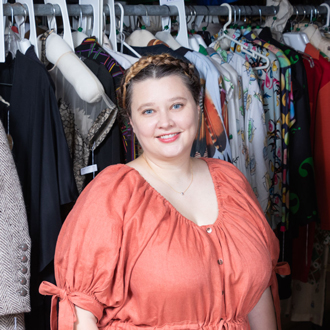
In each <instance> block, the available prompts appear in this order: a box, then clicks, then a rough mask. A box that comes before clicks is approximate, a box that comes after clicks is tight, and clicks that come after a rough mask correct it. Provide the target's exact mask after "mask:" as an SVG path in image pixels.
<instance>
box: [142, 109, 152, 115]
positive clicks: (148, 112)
mask: <svg viewBox="0 0 330 330" xmlns="http://www.w3.org/2000/svg"><path fill="white" fill-rule="evenodd" d="M152 113H153V110H151V109H148V110H144V111H143V114H144V115H150V114H152Z"/></svg>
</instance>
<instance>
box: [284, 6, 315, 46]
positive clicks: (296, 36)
mask: <svg viewBox="0 0 330 330" xmlns="http://www.w3.org/2000/svg"><path fill="white" fill-rule="evenodd" d="M296 14H297V16H296V18H297V17H298V10H297V11H296ZM305 16H306V11H305V10H304V17H303V19H302V20H304V18H305ZM296 18H295V19H296ZM302 20H301V21H302ZM301 21H300V22H301ZM283 40H284V42H285V43H286V44H287V45H288V46H290V47H292V48H293V49H295V50H298V51H300V52H304V51H305V48H306V44H307V43H308V42H309V40H308V37H307V35H306V33H303V32H298V31H293V32H287V33H283Z"/></svg>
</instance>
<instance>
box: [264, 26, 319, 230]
mask: <svg viewBox="0 0 330 330" xmlns="http://www.w3.org/2000/svg"><path fill="white" fill-rule="evenodd" d="M259 37H260V38H261V39H263V40H267V41H268V42H269V43H271V44H273V45H274V46H275V47H278V48H279V49H281V50H282V51H283V52H284V53H285V55H286V56H287V58H288V59H289V60H290V63H291V72H292V80H291V81H292V91H293V95H292V96H293V100H294V105H295V117H294V121H293V124H292V125H291V126H290V130H289V136H290V137H289V140H290V143H289V154H290V162H289V171H290V222H289V226H290V228H291V230H293V231H294V233H293V234H294V236H297V234H298V227H299V226H301V225H305V224H308V223H310V222H312V221H316V219H317V202H316V191H315V177H314V162H313V157H312V150H311V139H310V134H309V132H310V102H309V95H308V81H307V76H306V70H305V66H304V63H303V60H302V57H301V56H300V55H299V54H298V53H297V52H296V51H294V50H293V49H292V48H290V47H288V46H286V45H283V44H281V43H279V42H277V41H276V40H275V39H273V38H272V36H271V31H270V29H269V28H264V29H263V31H261V33H260V34H259Z"/></svg>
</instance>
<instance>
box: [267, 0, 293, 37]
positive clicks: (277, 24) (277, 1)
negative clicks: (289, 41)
mask: <svg viewBox="0 0 330 330" xmlns="http://www.w3.org/2000/svg"><path fill="white" fill-rule="evenodd" d="M267 6H276V7H277V6H280V9H279V11H278V12H277V13H276V17H277V19H276V21H274V20H273V17H274V16H268V17H267V18H266V23H265V25H266V26H268V27H270V29H271V31H272V35H273V38H274V39H276V40H277V41H280V42H281V36H282V32H283V31H284V28H285V26H286V23H287V21H288V19H289V18H290V17H291V16H292V14H293V7H292V6H291V4H290V2H289V1H288V0H267Z"/></svg>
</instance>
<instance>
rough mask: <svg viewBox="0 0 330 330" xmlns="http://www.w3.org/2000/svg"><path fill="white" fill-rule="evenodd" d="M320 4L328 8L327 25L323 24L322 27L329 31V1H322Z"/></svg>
mask: <svg viewBox="0 0 330 330" xmlns="http://www.w3.org/2000/svg"><path fill="white" fill-rule="evenodd" d="M320 6H324V7H326V8H327V20H326V23H325V25H323V26H322V27H321V28H320V29H322V30H325V31H329V25H330V6H329V5H328V4H327V3H322V4H321V5H320Z"/></svg>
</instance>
